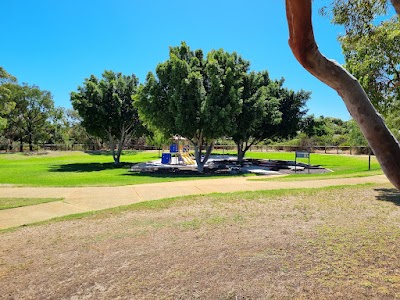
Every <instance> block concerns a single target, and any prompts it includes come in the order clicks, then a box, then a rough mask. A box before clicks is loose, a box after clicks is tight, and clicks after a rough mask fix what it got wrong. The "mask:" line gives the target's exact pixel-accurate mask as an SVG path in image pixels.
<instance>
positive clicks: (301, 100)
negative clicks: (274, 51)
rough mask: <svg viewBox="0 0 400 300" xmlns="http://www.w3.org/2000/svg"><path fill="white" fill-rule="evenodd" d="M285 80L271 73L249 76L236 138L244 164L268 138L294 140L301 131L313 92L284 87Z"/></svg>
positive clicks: (246, 77)
mask: <svg viewBox="0 0 400 300" xmlns="http://www.w3.org/2000/svg"><path fill="white" fill-rule="evenodd" d="M283 83H284V80H283V79H281V80H271V79H270V78H269V76H268V72H267V71H263V72H251V73H248V74H246V76H245V79H244V82H243V94H242V97H243V101H242V109H241V113H240V114H239V116H238V118H237V125H238V126H237V129H236V132H235V133H234V134H233V135H232V138H233V140H234V141H235V143H236V145H237V148H238V160H239V161H241V160H242V159H243V157H244V155H245V153H246V151H247V150H248V149H250V147H251V146H252V145H254V144H257V143H260V142H262V141H265V140H266V139H281V138H290V137H292V136H294V135H295V134H296V131H297V130H298V129H299V124H300V120H301V118H302V117H303V115H304V114H305V112H306V110H305V109H304V105H305V102H306V101H307V100H308V99H309V96H310V93H308V92H305V91H300V92H294V91H292V90H289V89H287V88H284V87H283Z"/></svg>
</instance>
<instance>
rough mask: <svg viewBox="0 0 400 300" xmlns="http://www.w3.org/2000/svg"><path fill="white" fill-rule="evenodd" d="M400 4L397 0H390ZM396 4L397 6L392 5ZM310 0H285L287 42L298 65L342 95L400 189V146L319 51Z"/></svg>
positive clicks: (353, 83) (354, 85)
mask: <svg viewBox="0 0 400 300" xmlns="http://www.w3.org/2000/svg"><path fill="white" fill-rule="evenodd" d="M392 3H393V5H395V3H396V4H397V5H399V1H398V0H392ZM395 7H396V6H395ZM311 11H312V2H311V0H304V1H298V0H286V15H287V21H288V25H289V34H290V39H289V45H290V48H291V49H292V52H293V54H294V56H295V57H296V59H297V60H298V61H299V62H300V64H301V65H302V66H303V67H304V68H305V69H306V70H308V71H309V72H310V73H311V74H312V75H314V76H315V77H316V78H318V79H319V80H321V81H322V82H324V83H325V84H327V85H328V86H330V87H331V88H333V89H334V90H336V91H337V92H338V94H339V95H340V96H341V97H342V99H343V101H344V103H345V105H346V107H347V109H348V111H349V113H350V114H351V116H352V117H353V119H354V120H355V121H356V122H357V124H358V125H359V126H360V129H361V131H362V133H363V134H364V136H365V138H366V139H367V141H368V143H369V145H370V147H371V149H372V150H373V152H374V154H375V155H376V157H377V159H378V161H379V163H380V165H381V167H382V170H383V172H384V173H385V175H386V176H387V178H388V179H389V180H390V182H391V183H392V184H393V185H394V186H395V187H396V188H397V189H398V190H400V145H399V143H398V142H397V140H396V139H395V138H394V137H393V135H392V133H391V132H390V131H389V129H388V128H387V127H386V125H385V123H384V121H383V119H382V118H381V116H380V115H379V114H378V112H377V111H376V110H375V108H374V107H373V105H372V104H371V101H370V100H369V99H368V96H367V95H366V93H365V91H364V90H363V88H362V87H361V85H360V84H359V83H358V81H357V80H356V79H355V78H354V77H353V76H352V75H351V74H349V73H348V72H347V71H346V70H345V69H343V68H342V67H341V66H340V65H339V64H338V63H336V62H335V61H333V60H329V59H327V58H326V57H325V56H323V55H322V54H321V53H320V51H319V50H318V46H317V44H316V42H315V38H314V32H313V27H312V21H311V14H312V13H311Z"/></svg>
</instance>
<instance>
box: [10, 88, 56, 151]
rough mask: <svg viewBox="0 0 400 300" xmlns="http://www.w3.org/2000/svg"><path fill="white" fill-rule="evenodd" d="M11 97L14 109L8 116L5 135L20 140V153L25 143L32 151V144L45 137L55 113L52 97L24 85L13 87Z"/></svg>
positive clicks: (48, 93) (45, 92) (47, 93)
mask: <svg viewBox="0 0 400 300" xmlns="http://www.w3.org/2000/svg"><path fill="white" fill-rule="evenodd" d="M11 95H12V96H11V99H12V101H13V102H14V103H15V108H14V109H13V110H12V111H11V112H10V113H9V114H8V117H7V121H8V123H7V128H6V130H5V132H6V135H7V136H8V138H9V139H10V140H16V139H19V140H20V142H21V147H20V151H22V150H23V148H22V143H23V142H25V141H26V142H28V143H29V150H30V151H33V144H34V143H35V142H37V141H38V139H39V138H40V137H43V136H44V135H46V133H47V129H48V128H49V124H50V119H51V117H52V116H53V115H54V113H55V108H54V101H53V97H52V95H51V93H50V92H48V91H43V90H41V89H40V88H39V87H37V86H29V85H26V84H24V85H22V86H19V85H14V86H13V87H12V88H11Z"/></svg>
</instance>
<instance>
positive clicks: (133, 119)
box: [71, 71, 143, 164]
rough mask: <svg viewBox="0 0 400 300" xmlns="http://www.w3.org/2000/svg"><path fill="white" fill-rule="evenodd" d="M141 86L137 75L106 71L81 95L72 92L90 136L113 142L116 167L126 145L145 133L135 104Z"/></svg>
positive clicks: (85, 85) (92, 79) (88, 82)
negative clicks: (135, 97)
mask: <svg viewBox="0 0 400 300" xmlns="http://www.w3.org/2000/svg"><path fill="white" fill-rule="evenodd" d="M138 83H139V81H138V79H137V77H136V76H135V75H132V76H126V75H122V74H121V73H114V72H113V71H105V72H104V73H103V75H102V78H101V79H98V78H97V77H96V76H94V75H91V76H90V77H89V78H86V79H85V81H84V83H83V86H79V87H78V92H72V93H71V102H72V106H73V108H74V109H75V110H77V111H78V113H79V115H80V116H81V118H82V125H83V126H84V127H85V129H86V130H87V132H88V133H89V134H92V135H94V136H97V137H99V138H101V139H104V140H108V141H109V145H110V150H111V152H112V155H113V159H114V163H115V164H119V162H120V156H121V152H122V149H123V146H124V145H125V143H126V142H127V141H128V140H129V139H130V138H131V137H132V136H133V135H138V136H139V135H141V134H142V132H143V127H142V125H141V122H140V120H139V116H138V113H137V110H136V108H135V107H134V106H133V101H132V96H134V95H135V94H136V93H137V87H138ZM115 148H117V149H115Z"/></svg>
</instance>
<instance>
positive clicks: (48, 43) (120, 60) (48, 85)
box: [0, 0, 350, 120]
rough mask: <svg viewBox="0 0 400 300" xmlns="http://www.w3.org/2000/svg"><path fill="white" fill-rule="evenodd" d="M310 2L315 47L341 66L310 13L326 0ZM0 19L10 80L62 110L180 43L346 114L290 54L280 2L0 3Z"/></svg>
mask: <svg viewBox="0 0 400 300" xmlns="http://www.w3.org/2000/svg"><path fill="white" fill-rule="evenodd" d="M314 3H316V5H317V6H316V7H315V13H314V27H315V28H314V29H315V35H316V40H317V43H318V45H319V47H320V49H321V52H322V53H324V54H325V55H326V56H328V57H329V58H333V59H335V60H337V61H338V62H340V63H343V62H344V61H343V55H342V53H341V48H340V45H339V43H338V42H337V40H336V38H337V35H338V34H339V33H340V32H341V28H340V27H336V26H333V25H331V24H330V23H329V19H327V18H324V17H320V16H318V14H317V12H316V11H317V8H318V7H319V6H320V5H322V4H323V3H326V1H325V0H320V1H317V2H314ZM318 5H319V6H318ZM0 18H1V20H2V24H3V30H2V39H1V47H0V65H1V66H3V67H4V68H5V69H6V70H7V71H8V72H9V73H11V74H12V75H14V76H16V77H17V78H18V80H19V82H26V83H28V84H30V85H33V84H35V85H38V86H39V87H40V88H41V89H43V90H48V91H50V92H51V93H52V94H53V97H54V100H55V103H56V105H57V106H63V107H66V108H70V107H71V104H70V100H69V94H70V92H71V91H75V90H76V89H77V87H78V85H81V84H82V83H83V81H84V79H85V78H86V77H89V76H90V75H91V74H94V75H96V76H101V73H102V72H103V71H104V70H106V69H107V70H113V71H115V72H122V73H123V74H132V73H134V74H136V75H137V76H138V77H139V79H140V82H144V80H145V77H146V74H147V72H148V71H154V69H155V67H156V65H157V64H158V63H160V62H163V61H165V60H166V59H167V58H168V47H169V46H177V45H179V44H180V43H181V41H186V42H187V44H188V45H189V46H190V47H191V48H192V49H198V48H201V49H203V50H204V51H205V52H208V51H209V50H210V49H219V48H223V49H225V50H226V51H229V52H233V51H236V52H238V53H239V54H240V55H242V57H243V58H245V59H247V60H249V61H250V62H251V68H252V69H253V70H257V71H261V70H268V71H269V73H270V76H271V77H272V78H281V77H284V78H285V79H286V82H285V86H287V87H288V88H291V89H293V90H299V89H304V90H308V91H312V98H311V100H310V101H309V102H308V104H307V107H308V109H309V113H310V114H314V115H316V116H320V115H324V116H333V117H339V118H342V119H345V120H348V119H349V118H350V116H349V114H348V112H347V110H346V108H345V106H344V104H343V102H342V100H341V99H340V97H339V96H338V95H337V93H336V92H335V91H333V90H331V89H330V88H329V87H327V86H325V85H324V84H323V83H321V82H319V81H318V80H317V79H315V78H314V77H312V76H311V75H309V74H308V73H307V71H305V70H304V69H303V68H302V67H301V66H300V65H299V64H298V63H297V61H296V60H295V58H294V57H293V55H292V53H291V51H290V49H289V46H288V42H287V41H288V29H287V24H286V16H285V7H284V1H283V0H269V1H265V0H247V1H245V0H203V1H185V0H169V1H167V0H146V1H139V0H113V1H110V0H109V1H106V0H96V1H94V0H80V1H78V0H69V1H54V0H36V1H32V0H3V1H2V9H1V11H0Z"/></svg>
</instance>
